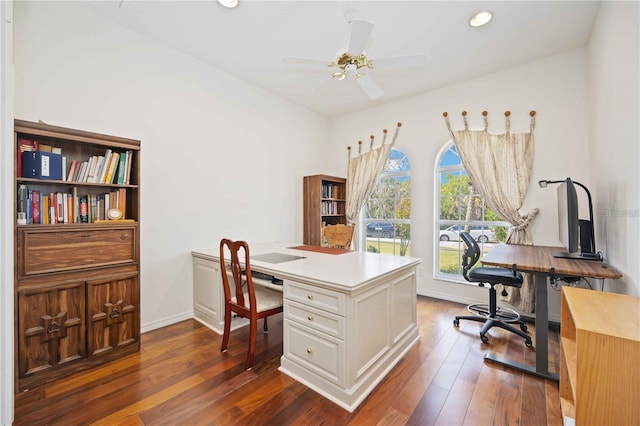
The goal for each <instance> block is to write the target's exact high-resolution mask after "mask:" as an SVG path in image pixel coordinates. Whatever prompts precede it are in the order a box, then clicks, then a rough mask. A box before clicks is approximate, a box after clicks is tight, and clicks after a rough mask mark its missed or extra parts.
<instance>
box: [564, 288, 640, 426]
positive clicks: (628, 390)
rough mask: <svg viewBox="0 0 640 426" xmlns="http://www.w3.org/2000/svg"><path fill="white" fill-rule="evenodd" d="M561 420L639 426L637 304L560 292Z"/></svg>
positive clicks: (627, 299)
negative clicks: (569, 419) (568, 418)
mask: <svg viewBox="0 0 640 426" xmlns="http://www.w3.org/2000/svg"><path fill="white" fill-rule="evenodd" d="M560 338H561V344H560V402H561V406H562V414H563V415H564V416H567V417H571V418H573V419H575V424H576V425H585V424H594V425H595V424H597V425H622V424H627V425H632V424H633V425H635V424H640V404H638V398H637V391H638V389H640V366H639V364H638V360H639V359H640V299H639V298H637V297H632V296H626V295H621V294H614V293H603V292H597V291H592V290H586V289H580V288H573V287H563V288H562V305H561V332H560Z"/></svg>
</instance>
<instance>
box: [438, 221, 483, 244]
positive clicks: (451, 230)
mask: <svg viewBox="0 0 640 426" xmlns="http://www.w3.org/2000/svg"><path fill="white" fill-rule="evenodd" d="M464 227H465V225H451V226H450V227H448V228H447V229H443V230H441V231H440V241H459V240H460V232H462V231H464ZM469 233H470V234H471V236H472V237H473V239H474V240H476V241H477V242H479V243H487V242H489V241H495V240H496V235H495V233H494V232H493V231H492V230H491V229H489V228H487V227H484V226H472V227H471V230H470V231H469Z"/></svg>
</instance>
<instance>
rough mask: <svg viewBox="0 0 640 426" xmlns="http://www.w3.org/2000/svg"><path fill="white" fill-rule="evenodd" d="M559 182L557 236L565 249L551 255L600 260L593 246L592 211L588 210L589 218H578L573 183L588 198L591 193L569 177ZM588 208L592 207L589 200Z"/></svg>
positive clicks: (576, 199)
mask: <svg viewBox="0 0 640 426" xmlns="http://www.w3.org/2000/svg"><path fill="white" fill-rule="evenodd" d="M556 182H557V181H556ZM561 182H562V183H560V185H559V186H558V236H559V237H560V242H561V243H562V245H563V246H564V247H565V248H566V250H567V251H566V252H565V251H562V252H556V253H554V254H553V256H554V257H562V258H568V259H583V260H601V259H602V258H601V256H600V254H599V253H596V251H595V247H594V235H593V222H592V220H593V219H592V218H593V212H592V211H591V210H590V212H589V217H590V220H583V219H580V215H579V207H578V194H577V193H576V187H575V185H580V186H581V187H583V188H584V189H585V191H587V195H588V196H589V198H590V197H591V195H590V194H589V192H588V190H587V189H586V188H585V187H584V186H583V185H582V184H580V183H578V182H573V181H572V180H571V178H566V179H565V180H564V181H561ZM554 183H555V182H554ZM589 209H592V207H591V202H589Z"/></svg>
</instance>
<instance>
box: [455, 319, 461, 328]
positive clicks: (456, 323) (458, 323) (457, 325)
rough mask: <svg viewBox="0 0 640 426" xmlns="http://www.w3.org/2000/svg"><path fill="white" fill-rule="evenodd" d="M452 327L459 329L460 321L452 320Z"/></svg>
mask: <svg viewBox="0 0 640 426" xmlns="http://www.w3.org/2000/svg"><path fill="white" fill-rule="evenodd" d="M453 325H455V326H456V327H460V320H459V319H458V318H456V319H454V320H453Z"/></svg>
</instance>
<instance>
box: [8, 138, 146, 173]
mask: <svg viewBox="0 0 640 426" xmlns="http://www.w3.org/2000/svg"><path fill="white" fill-rule="evenodd" d="M33 151H41V152H49V153H51V154H53V158H54V159H57V161H58V164H61V166H60V165H58V166H57V167H58V175H57V176H55V177H54V178H53V179H62V180H63V181H66V182H78V183H87V182H88V183H105V184H118V185H129V184H130V180H131V164H132V160H133V151H130V150H129V151H125V152H113V151H112V150H111V149H107V150H106V151H105V153H104V155H93V156H91V157H89V158H88V159H87V160H86V161H79V160H73V161H71V163H70V164H67V157H66V156H64V155H63V154H62V149H61V148H59V147H52V146H50V145H46V144H43V143H40V142H39V141H37V140H35V139H27V138H24V137H20V138H19V139H18V162H17V165H18V176H21V177H36V178H40V179H51V177H49V174H48V173H47V174H46V175H45V174H44V173H42V170H39V169H40V168H48V166H41V165H40V164H39V163H38V161H40V160H38V159H37V158H35V157H34V159H36V160H37V161H36V162H35V163H34V165H35V168H34V169H33V170H32V169H29V170H23V163H24V161H26V160H24V156H23V153H25V152H33ZM35 154H36V153H34V155H35ZM24 155H26V154H24ZM44 155H45V154H42V156H44ZM56 156H57V157H56ZM44 161H45V160H43V162H44ZM52 161H53V160H52ZM43 164H44V163H43ZM60 168H61V169H62V170H61V173H60Z"/></svg>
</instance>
